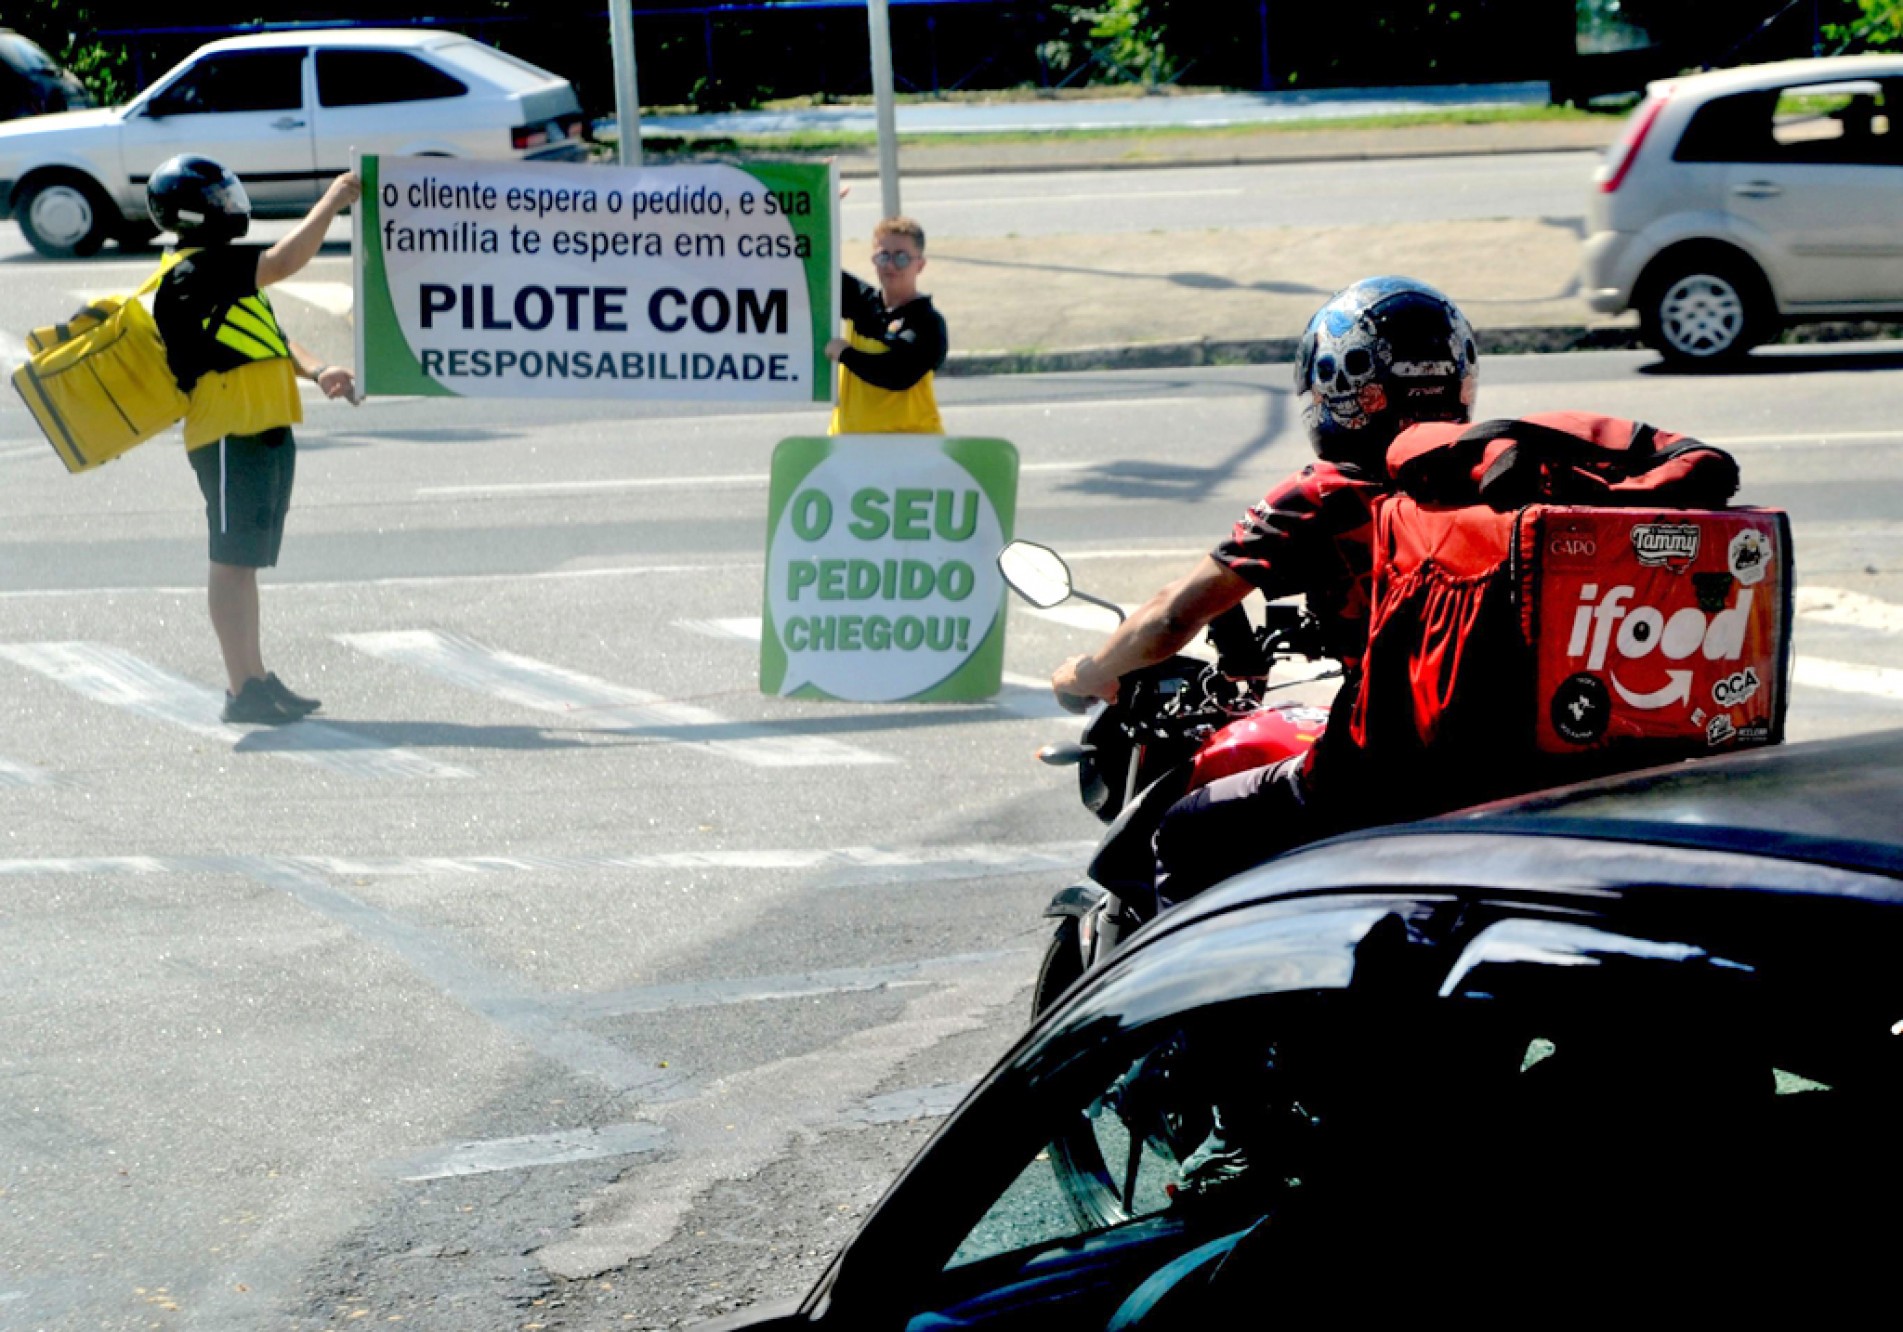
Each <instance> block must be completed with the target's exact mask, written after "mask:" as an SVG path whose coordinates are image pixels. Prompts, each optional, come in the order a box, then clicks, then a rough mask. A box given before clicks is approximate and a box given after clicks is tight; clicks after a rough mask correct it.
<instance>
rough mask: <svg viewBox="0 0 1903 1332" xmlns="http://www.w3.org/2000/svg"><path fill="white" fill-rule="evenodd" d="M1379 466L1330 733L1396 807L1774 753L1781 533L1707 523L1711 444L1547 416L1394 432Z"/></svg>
mask: <svg viewBox="0 0 1903 1332" xmlns="http://www.w3.org/2000/svg"><path fill="white" fill-rule="evenodd" d="M1388 470H1389V472H1390V474H1391V475H1392V477H1393V478H1394V483H1395V493H1393V494H1391V495H1389V496H1387V497H1385V498H1383V499H1382V500H1381V501H1380V502H1379V503H1378V504H1377V506H1376V510H1375V551H1374V588H1373V609H1372V613H1371V617H1370V621H1369V631H1368V633H1369V642H1368V652H1367V656H1366V657H1365V658H1364V660H1363V669H1362V677H1361V682H1360V690H1359V693H1358V694H1357V696H1356V698H1355V700H1354V705H1353V712H1352V714H1351V732H1352V735H1353V738H1354V740H1355V742H1356V747H1357V748H1358V749H1359V750H1360V751H1362V755H1363V757H1364V758H1366V759H1367V760H1368V761H1367V762H1366V763H1365V764H1362V765H1359V766H1360V767H1361V768H1362V769H1363V770H1364V773H1365V774H1366V775H1367V777H1368V778H1369V779H1370V780H1379V781H1381V782H1382V783H1383V784H1384V785H1387V786H1389V787H1390V788H1391V790H1392V792H1393V798H1394V799H1395V800H1396V803H1397V804H1398V805H1399V806H1400V808H1402V809H1403V810H1404V811H1407V810H1408V809H1409V806H1410V805H1412V807H1413V812H1428V811H1430V810H1432V809H1447V808H1454V807H1456V806H1458V805H1462V804H1470V803H1473V802H1474V801H1477V800H1483V799H1491V798H1494V797H1497V796H1500V795H1505V794H1509V793H1513V792H1517V791H1524V790H1528V789H1536V788H1538V787H1543V786H1550V785H1556V784H1559V783H1562V782H1566V781H1573V780H1578V779H1581V778H1584V777H1588V776H1593V775H1597V774H1600V773H1604V772H1610V771H1617V770H1620V769H1627V768H1633V767H1639V766H1644V765H1647V764H1652V763H1662V762H1667V761H1671V760H1675V759H1679V758H1684V757H1687V756H1690V755H1694V754H1705V753H1711V752H1714V751H1722V750H1728V749H1735V748H1739V747H1742V746H1747V745H1764V744H1776V743H1778V742H1780V741H1781V740H1782V739H1783V738H1784V715H1785V709H1786V705H1787V703H1788V695H1789V684H1788V681H1789V672H1790V663H1791V647H1790V637H1791V634H1790V626H1791V595H1792V565H1791V530H1790V521H1789V518H1788V517H1787V515H1785V514H1784V513H1783V512H1781V511H1779V510H1776V509H1758V508H1727V507H1725V505H1726V503H1727V501H1729V500H1730V498H1731V497H1732V495H1733V494H1735V493H1736V491H1737V487H1738V466H1737V463H1736V462H1735V461H1733V459H1732V458H1731V457H1730V455H1728V454H1726V453H1725V452H1724V451H1723V450H1721V449H1716V448H1713V447H1712V446H1710V445H1708V444H1704V443H1701V442H1700V441H1698V440H1696V439H1692V438H1689V437H1687V436H1683V435H1676V434H1673V433H1671V432H1669V431H1664V430H1659V429H1656V428H1654V427H1652V426H1649V425H1645V424H1643V423H1639V422H1633V421H1622V420H1619V419H1616V418H1613V417H1607V416H1598V415H1593V414H1589V413H1579V412H1556V413H1549V414H1542V415H1538V416H1532V417H1528V418H1526V419H1524V420H1517V421H1488V422H1484V423H1482V424H1480V425H1475V426H1463V425H1458V424H1447V423H1430V424H1423V425H1417V426H1412V427H1410V428H1409V429H1407V430H1405V431H1403V432H1402V433H1401V434H1400V435H1399V436H1398V437H1397V438H1396V440H1395V442H1394V443H1393V445H1391V446H1390V448H1389V450H1388ZM1410 793H1411V798H1410Z"/></svg>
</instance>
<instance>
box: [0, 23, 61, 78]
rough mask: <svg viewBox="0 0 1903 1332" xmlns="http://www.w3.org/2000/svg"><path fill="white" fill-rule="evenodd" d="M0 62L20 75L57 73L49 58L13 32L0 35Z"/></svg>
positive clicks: (31, 43)
mask: <svg viewBox="0 0 1903 1332" xmlns="http://www.w3.org/2000/svg"><path fill="white" fill-rule="evenodd" d="M0 60H4V61H6V63H7V64H9V65H11V66H13V67H14V68H15V69H17V70H19V71H20V72H21V73H22V74H37V73H47V74H54V73H58V72H59V66H58V65H57V64H55V63H54V61H53V58H52V57H51V56H49V55H47V54H46V52H44V51H42V50H41V49H40V48H39V47H38V46H37V45H36V44H35V43H33V42H30V41H28V40H27V39H26V38H24V37H22V36H20V35H19V34H18V33H15V32H4V33H0Z"/></svg>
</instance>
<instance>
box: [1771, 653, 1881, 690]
mask: <svg viewBox="0 0 1903 1332" xmlns="http://www.w3.org/2000/svg"><path fill="white" fill-rule="evenodd" d="M1793 674H1794V676H1795V678H1796V680H1797V683H1798V685H1799V686H1801V687H1805V688H1810V689H1828V690H1830V691H1831V692H1832V693H1837V694H1867V695H1870V696H1871V697H1874V698H1891V699H1903V670H1897V669H1896V668H1895V667H1892V666H1865V665H1863V664H1862V663H1860V662H1854V661H1826V660H1824V659H1823V658H1821V657H1799V658H1798V659H1797V668H1796V670H1795V671H1794V672H1793Z"/></svg>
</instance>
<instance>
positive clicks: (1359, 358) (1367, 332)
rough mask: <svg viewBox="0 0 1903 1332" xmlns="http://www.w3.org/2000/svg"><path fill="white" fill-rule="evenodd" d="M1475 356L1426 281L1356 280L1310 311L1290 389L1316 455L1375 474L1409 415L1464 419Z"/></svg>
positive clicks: (1451, 309) (1455, 315)
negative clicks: (1324, 303)
mask: <svg viewBox="0 0 1903 1332" xmlns="http://www.w3.org/2000/svg"><path fill="white" fill-rule="evenodd" d="M1479 359H1480V357H1479V353H1478V352H1477V351H1476V350H1475V348H1474V335H1473V327H1472V325H1470V324H1469V323H1468V322H1467V316H1465V315H1463V314H1462V313H1461V312H1460V307H1458V306H1456V305H1455V304H1454V303H1453V302H1452V301H1450V300H1448V299H1447V298H1446V297H1445V296H1443V295H1441V294H1440V293H1439V292H1438V291H1435V290H1434V289H1433V288H1432V287H1430V286H1428V285H1427V284H1426V283H1424V282H1416V281H1414V280H1413V279H1412V278H1404V277H1376V278H1363V279H1362V280H1361V281H1359V282H1357V283H1355V284H1354V285H1353V286H1351V287H1344V288H1343V289H1342V290H1341V291H1338V292H1336V293H1335V294H1334V295H1333V296H1332V297H1330V298H1329V300H1328V303H1327V304H1326V305H1324V306H1322V308H1321V309H1319V310H1317V311H1316V312H1315V317H1314V318H1312V319H1310V320H1309V321H1308V328H1307V329H1306V330H1305V331H1304V332H1303V333H1302V342H1301V346H1300V348H1299V349H1298V351H1297V352H1296V356H1295V392H1296V395H1297V396H1298V397H1299V398H1300V399H1301V402H1302V424H1303V425H1305V426H1307V427H1308V440H1309V443H1310V444H1312V445H1314V447H1315V452H1316V453H1317V454H1319V455H1320V456H1321V457H1322V458H1324V459H1326V460H1327V461H1329V462H1332V463H1339V464H1347V465H1349V466H1352V467H1357V468H1360V469H1361V470H1363V471H1368V472H1373V473H1376V474H1381V473H1385V472H1386V470H1387V461H1386V458H1387V449H1388V445H1389V444H1390V443H1391V442H1392V441H1393V439H1394V437H1395V436H1396V435H1397V434H1399V433H1400V432H1401V430H1402V428H1403V427H1405V426H1410V425H1413V424H1414V423H1415V422H1417V421H1471V420H1472V419H1473V403H1474V396H1475V393H1476V391H1477V390H1478V389H1479V386H1480V370H1479Z"/></svg>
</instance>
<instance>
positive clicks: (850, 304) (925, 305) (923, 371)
mask: <svg viewBox="0 0 1903 1332" xmlns="http://www.w3.org/2000/svg"><path fill="white" fill-rule="evenodd" d="M839 309H840V313H841V314H842V315H844V316H845V318H846V319H848V320H850V321H851V322H852V331H853V333H854V334H856V335H857V336H858V337H861V338H864V339H866V340H867V341H870V342H876V343H878V344H879V345H880V346H882V347H884V348H885V350H884V351H882V352H872V351H862V350H860V349H859V348H857V347H848V348H846V350H845V351H843V352H841V353H840V354H839V363H840V364H841V365H843V366H845V367H846V368H847V369H848V370H850V371H852V373H853V374H855V375H857V376H858V377H859V378H861V379H863V380H865V381H866V383H868V384H871V385H873V386H875V387H877V388H882V389H889V390H891V391H893V392H895V393H896V392H903V391H904V390H905V389H909V388H911V387H912V386H913V385H914V384H916V383H918V382H919V380H921V379H923V378H925V376H926V375H928V374H931V373H933V372H935V371H936V370H938V368H939V367H940V366H942V365H944V364H945V352H946V350H947V348H948V346H949V342H948V340H947V338H946V334H945V319H944V316H942V315H941V314H939V313H938V311H937V310H936V309H934V308H933V307H932V298H931V297H930V296H919V297H916V298H914V299H912V300H909V301H907V302H906V303H905V304H904V305H901V306H899V307H898V309H896V310H888V309H886V308H885V300H884V298H883V297H882V296H881V295H880V293H879V289H878V288H877V287H875V286H873V285H872V284H871V283H869V282H863V281H861V280H860V279H858V278H856V277H854V276H853V275H852V274H850V273H841V274H840V275H839Z"/></svg>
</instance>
